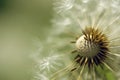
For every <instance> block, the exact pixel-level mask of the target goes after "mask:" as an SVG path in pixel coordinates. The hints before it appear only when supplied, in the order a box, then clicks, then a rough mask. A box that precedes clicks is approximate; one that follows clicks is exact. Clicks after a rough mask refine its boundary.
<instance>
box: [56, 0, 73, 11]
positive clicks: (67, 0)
mask: <svg viewBox="0 0 120 80" xmlns="http://www.w3.org/2000/svg"><path fill="white" fill-rule="evenodd" d="M73 3H74V0H61V1H59V0H58V1H56V2H55V3H54V5H55V6H56V7H55V8H54V9H55V11H57V13H62V12H65V11H67V10H69V9H71V8H72V7H73Z"/></svg>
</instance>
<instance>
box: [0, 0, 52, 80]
mask: <svg viewBox="0 0 120 80" xmlns="http://www.w3.org/2000/svg"><path fill="white" fill-rule="evenodd" d="M52 13H53V11H52V0H0V80H31V79H32V77H33V75H34V66H35V62H34V61H33V60H32V58H31V57H30V55H31V54H33V52H34V50H35V47H34V45H33V43H32V40H33V39H34V38H35V37H39V39H40V40H44V39H45V37H46V36H47V35H48V32H49V30H50V29H51V22H50V20H51V18H52Z"/></svg>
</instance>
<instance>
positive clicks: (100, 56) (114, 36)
mask: <svg viewBox="0 0 120 80" xmlns="http://www.w3.org/2000/svg"><path fill="white" fill-rule="evenodd" d="M65 1H66V2H65V3H68V4H69V2H68V1H67V0H65ZM57 3H61V1H60V2H59V1H58V2H57ZM118 4H120V1H119V0H114V1H113V0H106V1H103V0H100V1H96V0H75V1H74V3H71V5H72V7H71V8H69V9H67V11H66V10H65V9H64V8H66V5H62V6H61V5H59V6H60V7H62V8H60V11H62V14H61V15H62V17H55V20H56V22H57V20H59V19H63V20H64V19H68V20H69V21H70V23H69V24H68V25H67V26H69V27H66V26H64V27H66V28H64V29H63V28H62V30H63V32H62V33H61V34H62V35H64V33H65V32H66V31H68V30H69V32H72V35H74V36H76V34H77V35H78V36H77V37H76V38H75V40H73V41H71V43H74V44H75V46H74V49H75V50H73V51H72V54H71V56H66V57H70V61H71V64H70V65H69V64H67V63H66V64H67V65H68V66H67V67H65V68H63V69H61V70H59V71H57V72H56V73H54V74H53V76H52V78H51V79H52V80H64V79H65V80H70V79H72V80H110V78H111V80H119V79H120V76H119V74H120V72H119V71H120V69H119V67H120V62H119V60H120V53H119V51H120V50H119V49H120V43H119V40H120V36H119V35H120V33H119V31H120V28H119V25H120V22H119V21H120V11H119V10H118V8H120V6H119V5H118ZM56 5H57V4H56ZM57 7H58V6H57ZM57 12H58V10H57ZM63 20H62V21H63ZM59 23H60V22H59ZM56 27H61V26H60V25H58V26H56ZM73 33H74V34H73ZM56 36H60V34H58V35H56ZM63 39H66V40H70V39H71V38H70V36H67V37H66V36H65V37H63V38H62V39H61V41H62V40H63ZM63 45H65V44H64V42H63ZM65 49H66V48H65ZM71 49H72V48H71ZM64 54H66V53H64ZM63 62H66V61H63ZM67 74H68V75H67ZM68 76H69V77H68Z"/></svg>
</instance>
